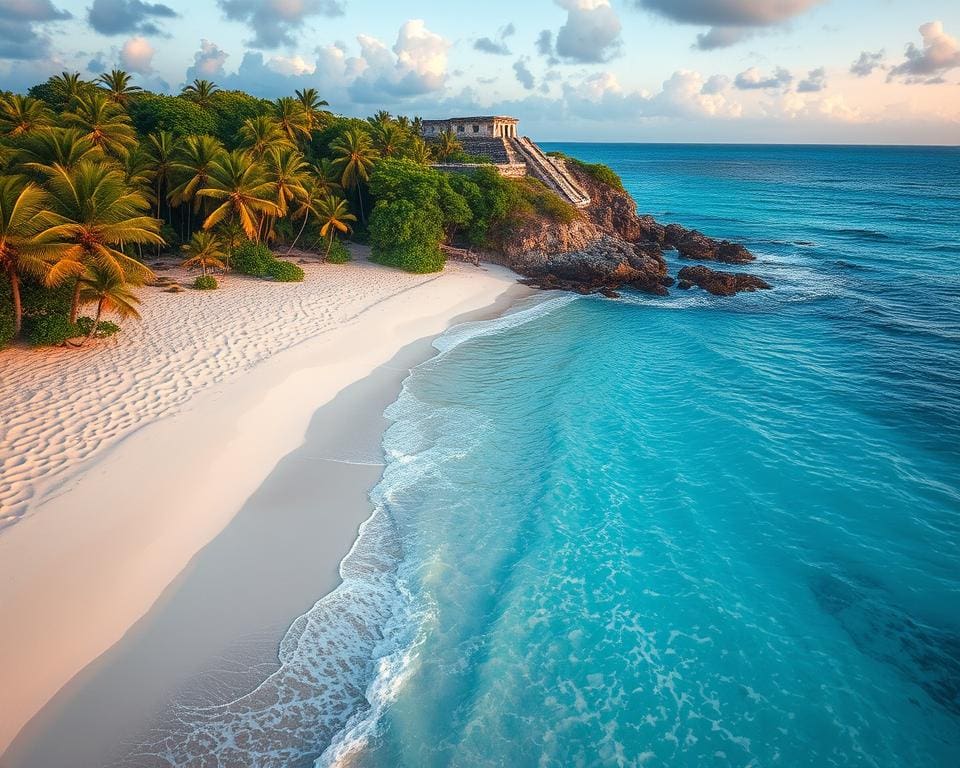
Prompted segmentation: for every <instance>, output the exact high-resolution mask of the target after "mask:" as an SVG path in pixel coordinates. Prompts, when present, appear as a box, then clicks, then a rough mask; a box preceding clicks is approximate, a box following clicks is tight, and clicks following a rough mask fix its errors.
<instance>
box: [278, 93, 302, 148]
mask: <svg viewBox="0 0 960 768" xmlns="http://www.w3.org/2000/svg"><path fill="white" fill-rule="evenodd" d="M273 111H274V115H275V116H276V119H277V122H278V123H279V124H280V129H281V130H282V131H283V133H284V135H285V136H286V137H287V140H288V141H289V142H290V143H291V144H295V145H298V144H300V142H301V141H309V140H310V130H311V120H310V118H308V117H307V113H306V111H305V110H304V108H303V105H302V104H301V103H300V102H299V101H297V100H296V99H291V98H290V97H289V96H284V97H283V98H282V99H277V100H276V101H275V102H274V105H273Z"/></svg>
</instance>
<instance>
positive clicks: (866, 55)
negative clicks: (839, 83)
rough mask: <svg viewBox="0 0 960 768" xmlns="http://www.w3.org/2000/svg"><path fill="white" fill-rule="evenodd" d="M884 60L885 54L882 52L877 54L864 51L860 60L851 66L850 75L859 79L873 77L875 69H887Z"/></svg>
mask: <svg viewBox="0 0 960 768" xmlns="http://www.w3.org/2000/svg"><path fill="white" fill-rule="evenodd" d="M883 58H884V52H883V51H882V50H880V51H877V52H876V53H870V51H862V52H861V53H860V58H859V59H857V60H856V61H855V62H853V64H851V65H850V74H852V75H856V76H857V77H867V76H868V75H872V74H873V70H875V69H885V68H886V65H885V64H884V62H883Z"/></svg>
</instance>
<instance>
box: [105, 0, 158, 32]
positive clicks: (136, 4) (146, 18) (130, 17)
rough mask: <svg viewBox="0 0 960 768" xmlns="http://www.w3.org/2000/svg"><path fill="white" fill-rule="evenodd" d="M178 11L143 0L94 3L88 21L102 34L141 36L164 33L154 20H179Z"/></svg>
mask: <svg viewBox="0 0 960 768" xmlns="http://www.w3.org/2000/svg"><path fill="white" fill-rule="evenodd" d="M176 16H177V12H176V11H174V10H173V8H171V7H170V6H168V5H164V4H163V3H144V2H141V0H93V5H91V6H90V7H89V8H88V9H87V21H89V22H90V26H91V27H93V28H94V29H95V30H96V31H97V32H99V33H100V34H102V35H122V34H129V33H130V32H137V33H139V34H142V35H159V34H163V31H162V30H161V29H160V27H158V26H157V24H156V23H155V21H154V19H172V18H176Z"/></svg>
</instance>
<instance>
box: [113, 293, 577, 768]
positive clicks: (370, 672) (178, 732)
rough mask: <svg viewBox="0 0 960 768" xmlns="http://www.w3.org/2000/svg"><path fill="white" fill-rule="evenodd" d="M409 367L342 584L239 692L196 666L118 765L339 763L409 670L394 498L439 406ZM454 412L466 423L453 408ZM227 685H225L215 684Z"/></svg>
mask: <svg viewBox="0 0 960 768" xmlns="http://www.w3.org/2000/svg"><path fill="white" fill-rule="evenodd" d="M577 298H578V297H576V296H572V295H569V296H568V295H564V296H551V297H550V298H548V299H546V300H544V299H543V297H542V296H538V297H536V298H535V300H530V301H527V302H524V303H522V304H521V305H520V306H519V307H518V308H517V309H516V310H515V311H512V312H510V313H508V314H505V315H503V316H501V317H499V318H496V319H493V320H486V321H481V322H471V323H464V324H462V325H460V326H456V327H454V328H452V329H450V330H449V331H448V332H447V333H445V334H444V335H442V336H441V337H439V338H438V339H437V340H436V341H435V342H434V347H435V348H436V349H437V355H436V356H435V357H433V358H431V360H428V361H427V362H426V363H424V364H422V365H423V366H427V365H435V364H436V361H437V360H439V359H440V358H442V357H443V356H444V355H446V354H448V353H449V352H451V351H452V350H454V349H456V348H457V347H459V346H460V345H461V344H463V343H465V342H466V341H468V340H470V339H473V338H477V337H480V336H487V335H491V334H494V333H499V332H502V331H505V330H508V329H511V328H516V327H518V326H520V325H523V324H525V323H528V322H531V321H533V320H536V319H537V318H539V317H542V316H543V315H545V314H548V313H550V312H552V311H555V310H556V309H559V308H561V307H563V306H565V305H567V304H569V303H570V302H571V301H573V300H576V299H577ZM419 367H420V366H418V368H419ZM417 375H418V369H417V368H415V369H414V370H413V371H411V373H410V376H409V377H408V379H407V380H405V381H404V384H403V387H402V390H401V394H400V396H399V398H398V400H397V401H396V402H395V403H394V404H393V405H391V406H390V407H389V408H388V409H387V411H386V413H385V414H384V415H385V416H386V417H387V418H388V419H389V420H390V421H391V422H392V424H391V426H390V427H389V428H388V430H387V432H386V434H385V436H384V449H385V455H386V462H387V463H386V465H385V466H384V473H383V476H382V478H381V480H380V482H379V483H378V484H377V486H376V487H375V488H374V490H373V491H372V492H371V501H372V502H373V506H374V509H373V512H372V514H371V516H370V517H369V519H368V520H366V521H365V522H364V523H363V524H362V525H361V526H360V531H359V534H358V536H357V539H356V540H355V542H354V544H353V546H352V547H351V549H350V551H349V552H348V553H347V555H346V556H345V557H344V558H343V560H342V561H341V563H340V569H339V570H340V578H341V583H340V585H339V586H338V587H337V588H336V589H335V590H333V591H332V592H330V593H329V594H327V595H326V596H324V597H322V598H321V599H320V600H318V601H317V602H316V603H315V604H314V605H313V607H311V608H310V610H309V611H307V612H306V613H304V614H303V615H301V616H299V617H298V618H297V619H296V620H295V621H294V622H293V623H292V624H291V625H290V627H289V629H288V630H287V632H286V633H285V635H284V637H283V639H282V640H281V642H280V646H279V651H278V655H277V660H278V662H279V665H278V667H277V668H275V669H274V671H273V672H272V673H271V674H269V675H267V676H266V677H265V678H263V679H262V680H259V681H256V680H255V681H251V682H250V683H249V684H248V686H247V687H243V688H241V689H240V691H241V692H240V694H239V695H235V692H236V690H237V685H235V684H232V685H231V684H228V682H227V681H226V679H223V680H221V679H220V678H219V677H218V675H221V674H224V675H225V674H226V673H225V672H223V673H221V671H217V672H213V673H211V674H209V675H205V676H204V677H203V679H202V682H201V683H200V684H199V685H198V687H197V690H195V691H192V692H191V695H189V696H188V695H187V694H186V692H182V693H181V695H180V697H179V702H178V703H177V704H175V705H173V706H172V707H171V710H170V711H168V712H167V713H166V714H165V715H164V716H163V717H162V718H161V720H160V722H159V723H158V727H157V728H155V729H153V730H152V731H151V735H150V736H149V737H148V738H147V739H145V740H144V741H143V742H141V743H139V744H137V745H136V746H135V747H134V748H133V749H131V750H129V751H128V753H127V755H126V757H125V758H124V759H122V760H121V761H119V763H117V766H118V768H119V766H138V768H143V767H144V766H151V767H153V766H157V767H159V766H179V765H185V764H192V761H194V760H195V759H196V757H197V756H198V755H204V756H205V762H204V765H207V766H210V768H228V766H235V765H257V766H260V767H261V768H291V767H292V766H296V767H298V768H301V767H304V766H309V765H312V764H314V762H315V761H316V765H318V766H325V765H338V764H340V763H342V761H343V760H344V759H345V757H346V756H348V755H351V754H354V753H355V752H356V750H357V749H360V748H362V745H363V744H365V743H366V740H367V739H368V738H369V736H370V734H371V733H372V732H373V730H374V729H375V726H376V723H377V722H378V721H379V719H380V715H381V714H382V712H383V710H384V709H385V708H386V707H387V706H389V704H390V703H391V702H392V701H393V699H394V698H395V696H396V694H397V692H398V691H399V690H400V688H402V686H403V682H404V680H405V679H406V676H407V675H408V674H409V673H410V671H411V660H412V659H413V658H414V657H415V649H416V647H417V643H418V642H419V639H420V638H422V636H423V632H424V628H425V627H427V626H428V625H429V623H430V617H431V615H432V608H431V606H430V605H429V603H426V602H424V601H423V599H422V598H421V597H419V596H416V595H412V594H410V592H409V591H407V589H406V588H405V584H406V583H407V579H405V577H404V574H405V572H406V569H407V568H409V567H413V566H414V565H415V564H410V563H406V562H405V559H404V555H405V550H404V538H403V530H402V519H403V517H402V514H401V515H400V516H399V517H398V509H397V506H396V502H395V500H396V498H397V497H398V496H400V495H402V494H403V492H404V491H405V490H406V489H409V488H412V487H416V485H417V483H419V482H421V480H422V477H423V474H424V473H425V472H427V471H430V468H431V467H433V466H435V464H436V461H435V459H434V457H433V456H431V455H430V451H431V446H430V445H429V439H428V438H427V437H426V435H425V434H422V433H421V432H420V430H419V427H418V425H419V424H422V423H424V420H426V419H427V418H436V417H437V416H438V409H437V408H436V407H427V406H426V405H425V404H422V403H420V402H419V401H417V399H416V397H415V396H414V395H413V394H412V393H411V392H410V388H409V382H410V380H411V378H412V377H414V376H417ZM440 415H441V416H443V415H446V414H440ZM453 423H456V424H458V425H461V426H462V425H463V424H465V423H466V422H465V421H464V419H463V418H462V417H461V416H460V415H458V416H457V419H456V420H455V421H454V422H453ZM446 431H447V432H452V431H453V430H446ZM471 432H472V433H473V434H478V432H477V430H476V429H475V428H470V429H468V430H466V433H465V434H466V437H465V436H464V435H463V434H460V433H459V432H458V434H457V436H456V439H457V440H459V441H461V442H463V441H464V440H465V439H469V435H470V433H471ZM443 448H444V450H449V446H447V445H444V446H443ZM425 456H426V457H427V458H424V457H425ZM414 459H419V461H417V460H414ZM224 666H225V667H226V666H228V662H225V664H224ZM227 690H231V691H233V692H234V693H231V694H229V695H225V691H227ZM188 702H189V703H188ZM317 755H320V757H319V758H318V757H317Z"/></svg>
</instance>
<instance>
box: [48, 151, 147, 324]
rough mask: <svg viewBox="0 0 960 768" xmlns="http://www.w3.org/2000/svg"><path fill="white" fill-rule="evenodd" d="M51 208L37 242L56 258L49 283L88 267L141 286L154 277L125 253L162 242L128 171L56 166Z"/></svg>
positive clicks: (87, 164) (73, 310) (73, 314)
mask: <svg viewBox="0 0 960 768" xmlns="http://www.w3.org/2000/svg"><path fill="white" fill-rule="evenodd" d="M46 188H47V193H48V195H49V198H50V199H49V206H50V210H49V211H48V212H47V213H46V214H45V215H44V230H43V232H41V233H40V235H39V236H38V237H37V241H38V242H39V243H42V244H44V245H47V246H49V253H50V255H51V256H52V257H55V258H56V260H55V261H54V262H53V264H52V266H51V268H50V271H49V272H48V273H47V284H48V285H56V284H58V283H60V282H62V281H63V280H65V279H67V278H68V277H78V278H79V277H81V276H82V275H83V274H84V273H85V271H86V270H87V269H89V268H96V269H98V270H99V271H102V272H105V273H107V274H109V275H112V276H113V277H114V278H115V279H116V280H118V281H121V282H126V283H133V284H139V283H143V282H144V281H146V280H149V279H151V278H152V277H153V273H152V272H151V271H150V270H149V269H148V268H147V267H146V266H145V265H144V264H141V263H140V262H139V261H137V260H136V259H133V258H131V257H129V256H127V255H126V254H125V253H124V252H123V248H124V246H126V245H130V244H132V245H146V244H160V245H162V244H163V238H161V237H160V222H159V221H157V219H154V218H152V217H151V216H148V215H146V212H147V211H148V210H149V203H148V201H147V199H146V197H144V195H143V194H142V193H141V192H138V191H135V190H131V189H130V188H129V187H128V186H127V183H126V179H125V178H124V174H123V171H121V170H119V169H117V168H115V167H113V166H110V165H108V164H106V163H102V162H92V161H90V160H81V161H80V162H79V163H77V165H76V166H75V167H74V168H72V169H70V170H68V169H66V168H63V167H61V166H56V165H55V166H53V167H52V168H51V169H50V172H49V174H48V178H47V183H46ZM80 287H81V286H80V281H79V280H78V281H77V283H76V285H75V288H74V296H73V304H72V306H71V307H70V320H71V322H76V319H77V309H78V308H79V302H80Z"/></svg>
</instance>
